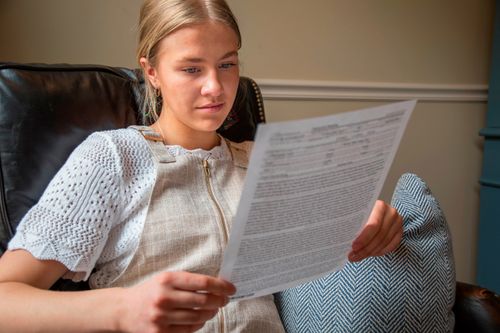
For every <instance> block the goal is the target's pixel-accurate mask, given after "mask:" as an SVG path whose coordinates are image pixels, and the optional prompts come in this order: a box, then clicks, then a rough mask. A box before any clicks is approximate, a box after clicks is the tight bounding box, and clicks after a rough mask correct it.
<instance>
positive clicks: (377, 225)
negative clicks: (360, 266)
mask: <svg viewBox="0 0 500 333" xmlns="http://www.w3.org/2000/svg"><path fill="white" fill-rule="evenodd" d="M402 236H403V218H402V217H401V216H400V215H399V214H398V212H397V211H396V209H394V208H392V207H391V206H389V205H387V204H386V203H385V202H383V201H381V200H378V201H377V202H376V203H375V206H374V207H373V210H372V212H371V214H370V217H369V218H368V221H367V222H366V224H365V225H364V226H363V229H361V232H360V234H359V235H358V236H357V237H356V239H355V240H354V241H353V243H352V250H351V252H350V253H349V255H348V259H349V261H352V262H356V261H361V260H363V259H365V258H367V257H373V256H382V255H384V254H386V253H389V252H391V251H393V250H395V249H396V248H397V247H398V245H399V243H400V241H401V238H402Z"/></svg>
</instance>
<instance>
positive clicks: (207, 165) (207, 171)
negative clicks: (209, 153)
mask: <svg viewBox="0 0 500 333" xmlns="http://www.w3.org/2000/svg"><path fill="white" fill-rule="evenodd" d="M203 169H205V175H206V176H207V177H208V178H210V165H209V164H208V161H207V160H203Z"/></svg>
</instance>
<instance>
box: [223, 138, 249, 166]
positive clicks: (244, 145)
mask: <svg viewBox="0 0 500 333" xmlns="http://www.w3.org/2000/svg"><path fill="white" fill-rule="evenodd" d="M226 142H227V146H228V148H229V150H230V151H231V155H232V157H233V160H234V163H235V165H238V166H241V167H244V168H247V167H248V162H249V160H250V154H251V152H252V148H253V141H243V142H233V141H230V140H226Z"/></svg>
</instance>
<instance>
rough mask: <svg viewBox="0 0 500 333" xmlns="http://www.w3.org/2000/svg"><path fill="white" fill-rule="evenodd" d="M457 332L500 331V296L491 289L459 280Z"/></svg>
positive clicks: (455, 306) (456, 306)
mask: <svg viewBox="0 0 500 333" xmlns="http://www.w3.org/2000/svg"><path fill="white" fill-rule="evenodd" d="M453 312H454V313H455V330H454V332H455V333H461V332H477V333H480V332H492V333H493V332H500V296H499V295H497V294H495V293H494V292H492V291H491V290H488V289H485V288H482V287H479V286H476V285H472V284H468V283H463V282H457V290H456V299H455V305H454V306H453Z"/></svg>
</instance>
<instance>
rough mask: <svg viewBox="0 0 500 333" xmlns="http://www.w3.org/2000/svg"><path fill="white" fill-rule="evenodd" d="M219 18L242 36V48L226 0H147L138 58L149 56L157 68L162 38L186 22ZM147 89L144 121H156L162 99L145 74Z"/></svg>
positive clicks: (193, 22)
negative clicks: (157, 57)
mask: <svg viewBox="0 0 500 333" xmlns="http://www.w3.org/2000/svg"><path fill="white" fill-rule="evenodd" d="M207 20H216V21H219V22H222V23H224V24H226V25H228V26H229V27H230V28H232V29H233V30H234V32H235V33H236V35H237V38H238V48H239V47H241V34H240V30H239V28H238V23H237V21H236V18H235V17H234V15H233V13H232V12H231V9H230V8H229V6H228V5H227V3H226V1H225V0H146V1H144V3H143V4H142V7H141V11H140V17H139V45H138V48H137V61H138V62H139V63H140V59H141V58H142V57H144V58H146V59H147V60H148V62H149V64H150V65H151V66H152V67H153V68H154V67H156V65H157V62H156V60H157V59H156V56H157V53H158V46H159V44H160V42H161V40H162V39H163V38H165V37H167V36H168V35H169V34H171V33H172V32H174V31H176V30H177V29H180V28H182V27H184V26H186V25H191V24H197V23H202V22H204V21H207ZM143 75H144V81H145V87H144V89H145V91H144V94H143V98H144V100H143V103H142V115H143V118H144V119H143V122H144V123H145V124H150V123H152V122H154V121H156V120H157V119H158V117H159V115H160V112H161V98H159V97H158V96H157V92H156V89H155V88H154V87H153V86H152V84H151V83H150V82H149V80H147V76H146V73H144V69H143Z"/></svg>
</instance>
